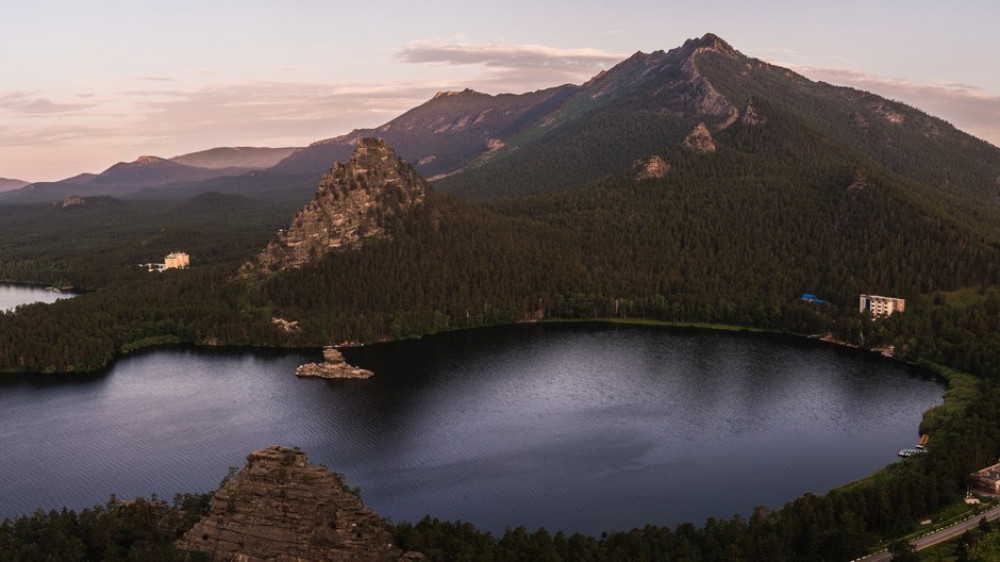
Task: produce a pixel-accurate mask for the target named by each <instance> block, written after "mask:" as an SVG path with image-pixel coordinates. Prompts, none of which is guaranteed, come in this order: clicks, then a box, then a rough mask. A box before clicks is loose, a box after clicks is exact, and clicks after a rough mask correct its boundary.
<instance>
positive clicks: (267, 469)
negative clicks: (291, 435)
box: [176, 445, 401, 562]
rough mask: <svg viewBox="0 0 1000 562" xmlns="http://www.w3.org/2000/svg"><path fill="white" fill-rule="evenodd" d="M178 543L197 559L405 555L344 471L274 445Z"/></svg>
mask: <svg viewBox="0 0 1000 562" xmlns="http://www.w3.org/2000/svg"><path fill="white" fill-rule="evenodd" d="M176 546H177V547H178V548H180V549H181V550H185V551H187V552H190V553H191V554H192V556H191V558H192V559H207V560H219V561H222V560H225V561H239V562H263V561H273V562H292V561H295V562H341V561H348V560H350V561H355V560H366V561H368V560H370V561H376V562H377V561H383V560H384V561H389V560H400V559H401V558H400V556H401V551H400V550H399V549H398V548H396V547H395V545H394V544H393V542H392V537H391V535H390V534H389V532H388V531H387V530H386V529H385V527H384V525H383V523H382V518H381V517H379V516H378V515H377V514H376V513H375V512H374V511H372V510H371V509H370V508H368V507H366V506H365V505H364V504H363V503H362V502H361V499H360V498H359V497H358V496H357V495H356V494H354V493H352V492H351V491H350V490H348V489H347V486H346V485H345V483H344V480H343V477H341V476H340V475H338V474H334V473H331V472H328V471H327V470H326V468H323V467H319V466H314V465H311V464H309V462H308V459H307V458H306V455H305V453H303V452H302V451H300V450H298V449H290V448H287V447H281V446H276V445H275V446H271V447H268V448H266V449H261V450H259V451H256V452H254V453H251V454H250V455H249V456H248V457H247V464H246V466H245V467H244V468H243V470H242V471H240V472H239V473H238V474H237V475H236V476H234V477H233V478H232V479H230V480H229V481H228V482H226V483H224V484H223V485H222V487H221V488H220V489H219V490H218V491H217V492H216V493H215V498H214V499H213V501H212V507H211V511H210V513H209V515H208V516H206V517H205V518H203V519H202V520H201V521H199V522H198V523H196V524H195V526H194V527H192V528H191V530H189V531H188V532H187V533H185V534H184V536H183V537H181V538H180V539H179V540H178V541H177V544H176Z"/></svg>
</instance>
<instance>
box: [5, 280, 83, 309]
mask: <svg viewBox="0 0 1000 562" xmlns="http://www.w3.org/2000/svg"><path fill="white" fill-rule="evenodd" d="M72 296H73V295H72V294H69V293H60V292H58V291H53V290H51V289H45V288H43V287H34V286H30V285H11V284H7V283H0V312H4V311H7V310H14V308H15V307H17V306H18V305H22V304H29V303H33V302H55V301H57V300H59V299H65V298H69V297H72Z"/></svg>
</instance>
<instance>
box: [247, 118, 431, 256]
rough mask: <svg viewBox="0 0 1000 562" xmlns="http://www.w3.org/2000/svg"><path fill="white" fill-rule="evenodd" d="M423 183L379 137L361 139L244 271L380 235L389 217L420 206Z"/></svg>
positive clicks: (424, 189) (424, 195)
mask: <svg viewBox="0 0 1000 562" xmlns="http://www.w3.org/2000/svg"><path fill="white" fill-rule="evenodd" d="M426 195H427V184H426V182H425V181H424V180H423V178H421V177H420V176H419V175H418V174H417V173H416V172H415V171H414V170H413V168H412V167H410V165H408V164H406V163H405V162H403V161H402V160H401V159H400V158H399V157H398V156H397V155H396V153H395V152H394V151H393V150H392V149H391V148H389V146H388V145H387V144H386V143H385V141H384V140H382V139H377V138H363V139H360V140H359V141H358V143H357V148H356V149H355V151H354V154H352V155H351V158H350V160H348V161H347V162H338V163H336V164H334V165H333V168H332V169H331V170H330V172H329V173H327V174H326V175H324V176H323V178H322V179H321V180H320V183H319V187H318V188H317V190H316V196H315V198H314V199H313V200H312V201H311V202H309V203H308V204H307V205H306V206H305V207H303V208H302V210H300V211H299V212H298V213H296V214H295V217H294V218H293V219H292V224H291V225H290V226H289V227H288V229H287V230H283V231H280V232H279V233H278V235H277V237H276V238H275V239H274V240H272V241H271V243H270V244H268V246H267V248H265V249H264V251H263V252H261V253H260V254H259V255H258V256H257V258H256V259H255V260H254V261H252V262H250V263H247V264H245V265H244V266H243V269H242V272H243V273H244V275H250V274H253V273H260V274H263V275H267V274H270V273H273V272H275V271H280V270H282V269H287V268H294V267H301V266H303V265H305V264H307V263H310V262H314V261H316V260H319V259H320V258H322V257H323V256H324V255H326V254H327V252H329V251H331V250H335V249H338V248H350V247H354V246H356V245H358V244H360V242H361V241H362V240H363V239H365V238H370V237H384V236H386V235H387V234H386V231H385V227H386V224H387V221H388V219H389V218H390V217H393V216H395V215H398V214H400V213H402V212H403V211H405V210H406V209H409V208H410V207H413V206H415V205H418V204H420V203H421V202H422V201H423V200H424V198H425V197H426Z"/></svg>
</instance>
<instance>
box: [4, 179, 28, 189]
mask: <svg viewBox="0 0 1000 562" xmlns="http://www.w3.org/2000/svg"><path fill="white" fill-rule="evenodd" d="M29 183H31V182H27V181H23V180H13V179H8V178H0V191H10V190H12V189H21V188H22V187H24V186H26V185H28V184H29Z"/></svg>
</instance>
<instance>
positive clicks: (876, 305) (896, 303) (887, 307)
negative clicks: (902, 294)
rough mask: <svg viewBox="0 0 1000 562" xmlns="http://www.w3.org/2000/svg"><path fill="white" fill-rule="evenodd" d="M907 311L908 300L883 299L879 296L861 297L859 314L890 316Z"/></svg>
mask: <svg viewBox="0 0 1000 562" xmlns="http://www.w3.org/2000/svg"><path fill="white" fill-rule="evenodd" d="M905 310H906V299H897V298H895V297H881V296H878V295H861V301H860V303H859V305H858V312H870V313H871V314H872V316H889V315H890V314H893V313H896V312H903V311H905Z"/></svg>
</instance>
